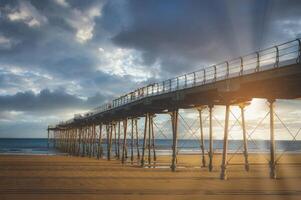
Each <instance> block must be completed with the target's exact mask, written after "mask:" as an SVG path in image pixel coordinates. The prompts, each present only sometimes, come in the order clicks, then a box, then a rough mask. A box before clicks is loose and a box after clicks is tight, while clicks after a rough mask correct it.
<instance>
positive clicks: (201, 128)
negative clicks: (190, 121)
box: [197, 107, 206, 167]
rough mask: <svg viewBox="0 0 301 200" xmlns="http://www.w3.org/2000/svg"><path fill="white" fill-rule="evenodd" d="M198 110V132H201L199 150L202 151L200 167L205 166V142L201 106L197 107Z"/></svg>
mask: <svg viewBox="0 0 301 200" xmlns="http://www.w3.org/2000/svg"><path fill="white" fill-rule="evenodd" d="M197 110H198V111H199V118H200V134H201V138H200V139H201V141H200V143H201V151H202V167H206V158H205V142H204V130H203V119H202V112H203V108H202V107H201V108H198V109H197Z"/></svg>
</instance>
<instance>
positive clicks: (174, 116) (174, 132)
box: [170, 109, 178, 172]
mask: <svg viewBox="0 0 301 200" xmlns="http://www.w3.org/2000/svg"><path fill="white" fill-rule="evenodd" d="M171 123H172V160H171V167H170V168H171V170H172V171H173V172H174V171H176V162H177V145H178V109H176V110H174V111H172V112H171Z"/></svg>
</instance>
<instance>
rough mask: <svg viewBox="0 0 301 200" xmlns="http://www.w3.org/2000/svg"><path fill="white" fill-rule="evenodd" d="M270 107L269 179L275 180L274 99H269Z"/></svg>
mask: <svg viewBox="0 0 301 200" xmlns="http://www.w3.org/2000/svg"><path fill="white" fill-rule="evenodd" d="M268 102H269V107H270V154H271V155H270V156H271V160H270V178H272V179H276V161H275V157H276V155H275V154H276V152H275V132H274V131H275V130H274V103H275V99H269V100H268Z"/></svg>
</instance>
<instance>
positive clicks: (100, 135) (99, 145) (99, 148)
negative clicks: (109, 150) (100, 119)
mask: <svg viewBox="0 0 301 200" xmlns="http://www.w3.org/2000/svg"><path fill="white" fill-rule="evenodd" d="M102 152H103V150H102V124H99V138H98V154H97V158H98V159H100V158H101V157H102Z"/></svg>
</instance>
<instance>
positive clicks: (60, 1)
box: [54, 0, 70, 7]
mask: <svg viewBox="0 0 301 200" xmlns="http://www.w3.org/2000/svg"><path fill="white" fill-rule="evenodd" d="M54 1H55V3H57V4H58V5H60V6H63V7H69V6H70V5H69V3H68V2H67V1H66V0H54Z"/></svg>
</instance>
